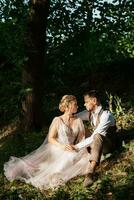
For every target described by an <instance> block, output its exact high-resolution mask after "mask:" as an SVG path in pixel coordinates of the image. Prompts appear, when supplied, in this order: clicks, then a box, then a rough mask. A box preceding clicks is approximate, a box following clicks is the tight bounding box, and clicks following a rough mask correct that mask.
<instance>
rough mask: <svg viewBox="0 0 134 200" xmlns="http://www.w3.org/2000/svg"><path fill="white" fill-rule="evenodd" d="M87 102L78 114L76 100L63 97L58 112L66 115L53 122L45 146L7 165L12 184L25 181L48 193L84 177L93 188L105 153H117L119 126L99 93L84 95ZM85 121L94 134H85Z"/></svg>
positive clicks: (7, 172)
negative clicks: (117, 131)
mask: <svg viewBox="0 0 134 200" xmlns="http://www.w3.org/2000/svg"><path fill="white" fill-rule="evenodd" d="M84 102H85V103H84V106H85V107H86V110H84V111H82V112H80V113H78V114H76V113H77V108H78V106H77V100H76V97H75V96H73V95H64V96H63V97H62V99H61V101H60V103H59V110H60V111H61V112H63V114H62V115H60V116H57V117H55V118H54V119H53V121H52V123H51V125H50V128H49V133H48V135H47V137H46V139H45V141H44V142H43V144H42V145H41V146H40V147H39V148H38V149H36V150H35V151H33V152H31V153H30V154H28V155H26V156H24V157H21V158H17V157H13V156H11V157H10V160H9V161H8V162H6V163H5V164H4V174H5V176H6V177H7V179H8V180H9V181H13V180H22V181H24V182H26V183H30V184H32V185H33V186H35V187H37V188H39V189H41V190H46V189H49V188H52V189H56V188H58V187H59V186H61V185H63V184H65V183H66V182H67V181H68V180H70V179H72V178H74V177H76V176H82V175H84V176H85V179H84V182H83V186H84V187H88V186H90V185H92V184H93V175H94V173H95V169H96V166H97V165H99V163H100V159H101V155H102V153H107V152H110V151H113V150H114V149H115V144H116V126H115V120H114V117H113V115H112V113H111V112H110V111H109V110H103V108H102V105H101V102H100V97H99V94H98V92H97V91H95V90H91V91H89V92H87V93H85V94H84ZM84 120H86V121H90V123H91V126H92V131H91V130H90V131H88V130H85V128H84V124H83V121H84Z"/></svg>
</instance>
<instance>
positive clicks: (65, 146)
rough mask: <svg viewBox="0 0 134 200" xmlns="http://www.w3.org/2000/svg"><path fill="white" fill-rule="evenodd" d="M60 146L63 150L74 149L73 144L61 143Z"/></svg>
mask: <svg viewBox="0 0 134 200" xmlns="http://www.w3.org/2000/svg"><path fill="white" fill-rule="evenodd" d="M62 148H63V149H64V150H65V151H74V150H75V149H74V147H73V145H70V144H66V145H62Z"/></svg>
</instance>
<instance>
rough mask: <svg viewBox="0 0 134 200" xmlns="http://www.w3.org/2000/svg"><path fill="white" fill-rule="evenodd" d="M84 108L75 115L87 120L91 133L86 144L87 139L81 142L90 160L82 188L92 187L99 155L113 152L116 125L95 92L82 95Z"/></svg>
mask: <svg viewBox="0 0 134 200" xmlns="http://www.w3.org/2000/svg"><path fill="white" fill-rule="evenodd" d="M84 102H85V103H84V106H85V107H86V110H85V111H83V112H80V113H78V114H77V116H78V117H80V118H81V119H82V120H83V121H84V120H86V121H87V120H89V121H90V123H91V127H92V131H91V133H90V132H89V133H88V135H86V137H88V138H90V142H91V138H92V143H91V144H90V143H89V144H88V138H87V139H86V140H84V141H83V146H85V147H87V146H89V145H90V147H88V151H89V148H90V154H91V156H90V160H89V164H88V166H87V171H86V174H87V175H86V176H85V180H84V183H83V185H84V187H87V186H89V185H92V183H93V174H94V172H95V169H96V166H97V165H99V162H100V158H101V154H102V152H103V153H109V152H112V151H113V150H115V147H116V146H115V137H116V125H115V119H114V117H113V115H112V113H111V112H110V111H109V110H103V108H102V105H101V102H100V96H99V94H98V92H97V91H96V90H91V91H89V92H87V93H85V94H84Z"/></svg>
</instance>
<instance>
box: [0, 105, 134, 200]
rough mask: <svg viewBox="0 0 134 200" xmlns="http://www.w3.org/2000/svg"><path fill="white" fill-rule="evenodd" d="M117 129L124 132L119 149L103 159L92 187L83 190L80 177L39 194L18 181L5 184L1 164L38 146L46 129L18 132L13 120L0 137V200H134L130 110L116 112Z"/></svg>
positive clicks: (132, 118)
mask: <svg viewBox="0 0 134 200" xmlns="http://www.w3.org/2000/svg"><path fill="white" fill-rule="evenodd" d="M116 114H118V116H116V119H117V126H118V127H122V128H123V130H124V136H125V137H124V139H123V140H122V145H123V147H122V148H121V149H120V151H116V152H115V153H113V154H112V155H109V154H108V155H107V156H105V159H104V160H103V161H102V163H101V164H100V166H99V167H98V169H97V170H96V174H95V180H94V184H93V185H92V186H91V187H89V188H84V187H83V185H82V183H83V180H84V177H76V178H74V179H73V180H70V181H69V182H68V183H66V184H65V185H64V186H62V187H60V188H59V189H58V190H56V191H52V190H48V191H42V192H41V191H39V190H38V189H36V188H34V187H33V186H31V185H28V184H25V183H22V182H20V181H14V182H9V181H8V180H7V179H6V178H5V176H4V174H3V164H4V162H6V161H7V160H8V159H9V157H10V156H11V155H15V156H19V157H20V156H24V155H26V154H27V153H28V152H31V151H33V150H35V149H36V148H37V147H39V146H40V144H42V142H43V140H44V137H45V135H46V134H47V132H48V127H46V128H44V130H43V131H40V132H37V131H35V132H31V133H22V131H21V130H17V121H14V122H12V123H11V124H9V125H8V126H6V127H5V128H2V130H1V134H0V136H1V138H0V200H44V199H50V200H63V199H66V200H86V199H88V200H126V199H127V200H132V199H134V190H133V189H134V188H133V187H134V109H133V108H129V109H127V108H124V109H122V110H120V113H117V112H116Z"/></svg>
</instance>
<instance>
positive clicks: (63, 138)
mask: <svg viewBox="0 0 134 200" xmlns="http://www.w3.org/2000/svg"><path fill="white" fill-rule="evenodd" d="M52 126H56V130H57V141H59V142H60V143H62V144H73V143H74V141H75V140H76V138H77V137H78V134H79V133H83V134H84V125H83V122H82V121H81V119H80V118H76V119H75V120H74V122H73V124H72V127H71V128H70V127H68V126H67V125H66V124H65V123H64V122H63V120H62V119H61V118H60V117H55V118H54V119H53V121H52V124H51V126H50V129H49V132H50V131H51V127H52Z"/></svg>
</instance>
